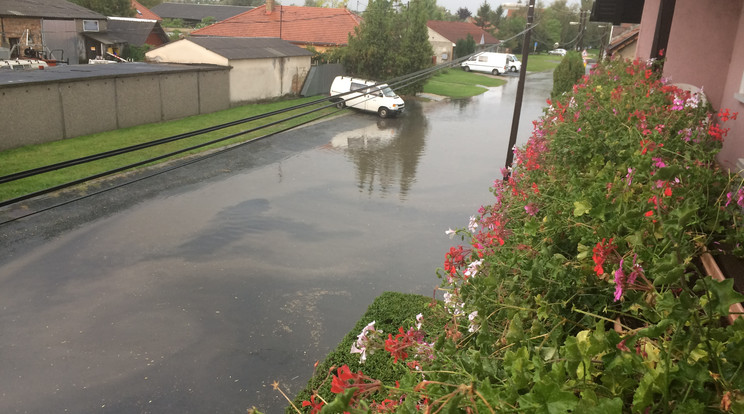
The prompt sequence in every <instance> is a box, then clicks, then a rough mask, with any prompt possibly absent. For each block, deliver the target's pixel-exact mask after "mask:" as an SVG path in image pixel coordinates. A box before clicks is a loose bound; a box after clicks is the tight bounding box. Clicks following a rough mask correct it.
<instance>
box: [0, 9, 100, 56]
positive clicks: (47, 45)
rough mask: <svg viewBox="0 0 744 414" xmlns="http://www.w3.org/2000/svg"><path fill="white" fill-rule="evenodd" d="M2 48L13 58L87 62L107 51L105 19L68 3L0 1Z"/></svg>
mask: <svg viewBox="0 0 744 414" xmlns="http://www.w3.org/2000/svg"><path fill="white" fill-rule="evenodd" d="M0 30H2V35H1V36H0V47H2V48H7V49H9V50H11V53H12V55H11V57H22V56H34V57H35V56H39V57H45V58H48V59H58V60H69V63H71V64H77V63H80V62H87V61H88V59H92V58H95V57H96V56H101V55H102V54H104V53H105V52H106V49H105V47H102V46H101V44H102V43H106V42H109V41H111V40H112V39H111V38H110V37H109V36H108V35H107V21H106V16H104V15H102V14H99V13H96V12H94V11H92V10H88V9H86V8H84V7H81V6H78V5H77V4H74V3H71V2H69V1H66V0H2V1H0Z"/></svg>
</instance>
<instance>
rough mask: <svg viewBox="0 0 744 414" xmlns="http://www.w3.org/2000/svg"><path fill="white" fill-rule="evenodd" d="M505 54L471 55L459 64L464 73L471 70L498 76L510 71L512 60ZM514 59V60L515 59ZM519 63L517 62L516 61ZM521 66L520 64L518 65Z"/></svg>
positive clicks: (484, 53) (483, 53)
mask: <svg viewBox="0 0 744 414" xmlns="http://www.w3.org/2000/svg"><path fill="white" fill-rule="evenodd" d="M510 56H514V55H508V54H506V53H494V52H482V53H478V54H477V55H473V56H471V57H470V59H468V60H466V61H464V62H462V63H460V66H461V67H462V68H463V69H464V70H465V72H470V71H471V70H474V71H477V72H486V73H490V74H492V75H500V74H502V73H505V72H508V71H509V70H511V69H512V66H516V65H512V63H513V59H512V58H511V57H510ZM515 59H516V58H515ZM517 62H519V61H517ZM519 65H520V66H521V62H520V63H519Z"/></svg>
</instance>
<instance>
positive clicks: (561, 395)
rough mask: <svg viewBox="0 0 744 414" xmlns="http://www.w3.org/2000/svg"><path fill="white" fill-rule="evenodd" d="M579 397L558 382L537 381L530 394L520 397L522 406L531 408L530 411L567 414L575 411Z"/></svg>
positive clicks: (542, 413) (544, 413)
mask: <svg viewBox="0 0 744 414" xmlns="http://www.w3.org/2000/svg"><path fill="white" fill-rule="evenodd" d="M577 403H578V398H576V396H575V395H574V394H573V393H572V392H570V391H563V390H561V388H560V387H559V386H558V384H556V383H553V382H549V383H544V382H543V383H537V384H535V386H534V387H532V390H530V392H529V393H528V394H525V395H523V396H521V397H519V405H520V407H522V408H531V409H533V410H534V411H532V410H529V411H530V412H534V413H539V414H565V413H569V412H571V411H573V409H574V408H576V404H577Z"/></svg>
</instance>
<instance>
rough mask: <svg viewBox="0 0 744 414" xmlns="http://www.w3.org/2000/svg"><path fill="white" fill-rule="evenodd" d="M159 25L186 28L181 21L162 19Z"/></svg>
mask: <svg viewBox="0 0 744 414" xmlns="http://www.w3.org/2000/svg"><path fill="white" fill-rule="evenodd" d="M160 25H161V26H163V27H186V23H184V21H183V19H163V21H162V22H160Z"/></svg>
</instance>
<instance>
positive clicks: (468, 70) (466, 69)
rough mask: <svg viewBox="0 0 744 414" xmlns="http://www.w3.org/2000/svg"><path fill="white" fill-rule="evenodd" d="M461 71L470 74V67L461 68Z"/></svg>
mask: <svg viewBox="0 0 744 414" xmlns="http://www.w3.org/2000/svg"><path fill="white" fill-rule="evenodd" d="M462 70H464V71H465V72H470V66H463V67H462Z"/></svg>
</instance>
